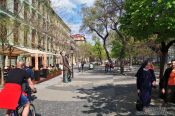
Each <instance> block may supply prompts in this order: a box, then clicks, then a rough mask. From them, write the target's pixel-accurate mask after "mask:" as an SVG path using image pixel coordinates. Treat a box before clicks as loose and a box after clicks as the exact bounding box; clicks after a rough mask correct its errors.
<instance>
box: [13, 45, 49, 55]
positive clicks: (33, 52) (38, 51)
mask: <svg viewBox="0 0 175 116" xmlns="http://www.w3.org/2000/svg"><path fill="white" fill-rule="evenodd" d="M14 47H15V48H17V49H20V50H22V51H25V52H24V53H28V54H46V52H43V51H40V50H36V49H29V48H22V47H16V46H14Z"/></svg>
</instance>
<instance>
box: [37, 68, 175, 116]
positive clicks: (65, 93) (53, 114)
mask: <svg viewBox="0 0 175 116" xmlns="http://www.w3.org/2000/svg"><path fill="white" fill-rule="evenodd" d="M136 70H137V68H133V69H132V71H127V72H126V75H120V74H119V72H118V71H117V70H115V71H113V72H108V73H105V72H104V67H96V68H95V69H94V70H88V68H87V67H86V68H85V71H84V72H78V71H77V70H74V72H75V73H74V79H73V80H72V82H69V83H63V82H62V76H58V77H56V78H54V79H51V80H49V81H46V82H43V83H41V84H38V85H36V87H37V90H38V93H37V94H36V96H37V97H38V98H37V100H35V101H34V104H35V107H36V111H37V115H42V116H118V115H132V116H135V115H171V114H172V113H173V114H175V109H174V107H173V105H169V106H167V107H161V105H162V101H161V100H160V99H158V92H157V91H158V89H153V100H152V103H151V107H150V108H148V110H147V112H137V111H136V110H135V101H136V99H137V93H136V84H135V83H136V78H135V77H134V74H135V71H136Z"/></svg>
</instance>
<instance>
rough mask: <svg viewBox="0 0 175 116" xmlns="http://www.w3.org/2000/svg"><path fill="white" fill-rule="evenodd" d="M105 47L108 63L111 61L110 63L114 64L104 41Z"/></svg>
mask: <svg viewBox="0 0 175 116" xmlns="http://www.w3.org/2000/svg"><path fill="white" fill-rule="evenodd" d="M103 47H104V49H105V52H106V57H107V59H108V61H109V62H110V63H112V60H111V57H110V55H109V52H108V50H107V48H106V41H103Z"/></svg>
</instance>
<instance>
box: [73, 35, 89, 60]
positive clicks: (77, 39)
mask: <svg viewBox="0 0 175 116" xmlns="http://www.w3.org/2000/svg"><path fill="white" fill-rule="evenodd" d="M71 37H72V38H73V40H74V43H75V46H76V51H77V52H76V53H75V58H74V59H75V62H80V61H88V60H87V59H88V58H85V57H84V55H83V53H81V52H82V51H81V50H80V49H82V48H81V47H80V46H81V45H82V44H85V43H86V38H85V36H84V35H81V34H74V35H71Z"/></svg>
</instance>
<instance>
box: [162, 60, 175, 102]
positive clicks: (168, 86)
mask: <svg viewBox="0 0 175 116" xmlns="http://www.w3.org/2000/svg"><path fill="white" fill-rule="evenodd" d="M171 64H172V65H171V67H169V68H167V69H166V70H165V73H164V76H163V78H162V93H163V94H164V95H165V96H164V102H165V103H167V102H173V103H175V59H174V60H172V62H171Z"/></svg>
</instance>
